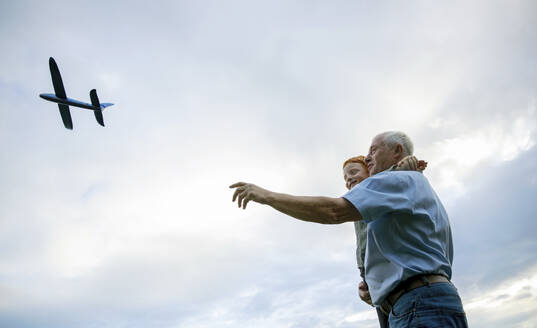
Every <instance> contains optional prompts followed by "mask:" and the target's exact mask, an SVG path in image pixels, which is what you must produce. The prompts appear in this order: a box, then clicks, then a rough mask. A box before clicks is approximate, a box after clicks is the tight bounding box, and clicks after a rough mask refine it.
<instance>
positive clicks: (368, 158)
mask: <svg viewBox="0 0 537 328" xmlns="http://www.w3.org/2000/svg"><path fill="white" fill-rule="evenodd" d="M369 162H371V155H367V157H366V158H365V163H366V164H369Z"/></svg>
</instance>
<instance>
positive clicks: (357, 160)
mask: <svg viewBox="0 0 537 328" xmlns="http://www.w3.org/2000/svg"><path fill="white" fill-rule="evenodd" d="M349 163H360V164H362V166H363V167H364V168H365V170H366V171H367V174H369V170H368V169H367V164H366V163H365V156H363V155H360V156H354V157H351V158H349V159H348V160H346V161H345V162H344V163H343V168H345V165H347V164H349Z"/></svg>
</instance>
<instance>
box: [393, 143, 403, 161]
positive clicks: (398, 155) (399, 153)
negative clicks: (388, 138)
mask: <svg viewBox="0 0 537 328" xmlns="http://www.w3.org/2000/svg"><path fill="white" fill-rule="evenodd" d="M393 157H394V158H395V159H396V160H397V161H400V160H402V159H403V157H404V156H403V145H400V144H397V145H396V146H395V149H394V152H393Z"/></svg>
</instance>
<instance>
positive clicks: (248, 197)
mask: <svg viewBox="0 0 537 328" xmlns="http://www.w3.org/2000/svg"><path fill="white" fill-rule="evenodd" d="M250 200H251V198H250V195H247V196H246V197H245V198H244V200H243V201H242V209H243V210H245V209H246V204H248V202H249V201H250Z"/></svg>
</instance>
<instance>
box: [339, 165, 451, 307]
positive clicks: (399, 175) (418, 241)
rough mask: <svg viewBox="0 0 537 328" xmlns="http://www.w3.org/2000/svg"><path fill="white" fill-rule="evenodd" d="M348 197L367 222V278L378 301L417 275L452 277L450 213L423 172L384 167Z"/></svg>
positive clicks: (376, 302)
mask: <svg viewBox="0 0 537 328" xmlns="http://www.w3.org/2000/svg"><path fill="white" fill-rule="evenodd" d="M343 197H344V198H345V199H347V200H348V201H349V202H351V203H352V204H353V205H354V206H355V207H356V209H357V210H358V211H359V212H360V214H361V215H362V217H363V220H364V222H366V223H367V247H366V254H365V279H366V282H367V284H368V286H369V292H370V294H371V299H372V301H373V304H374V305H376V306H379V305H380V304H381V303H382V302H383V301H384V299H385V298H386V297H387V296H388V295H389V294H390V292H391V291H392V290H393V289H394V288H395V287H396V286H397V285H398V284H399V283H400V282H401V281H404V280H406V279H408V278H410V277H412V276H414V275H417V274H426V273H436V274H442V275H444V276H446V277H447V278H448V279H451V264H452V263H453V240H452V237H451V228H450V225H449V219H448V216H447V213H446V211H445V209H444V206H443V205H442V203H441V202H440V199H439V198H438V196H437V195H436V193H435V192H434V190H433V188H432V187H431V185H430V184H429V181H428V180H427V178H425V176H424V175H423V174H422V173H420V172H416V171H384V172H381V173H378V174H376V175H373V176H371V177H369V178H367V179H366V180H364V181H362V182H361V183H360V184H358V185H357V186H355V187H354V188H352V189H351V190H350V191H348V192H347V193H346V194H345V195H344V196H343Z"/></svg>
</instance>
